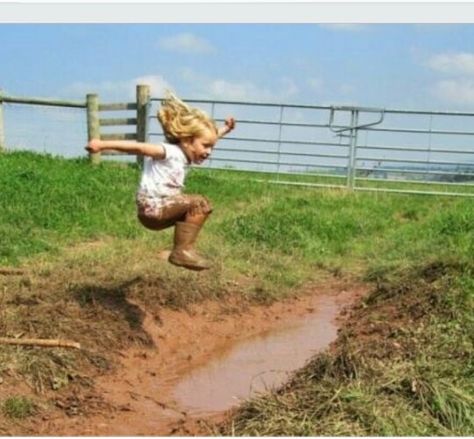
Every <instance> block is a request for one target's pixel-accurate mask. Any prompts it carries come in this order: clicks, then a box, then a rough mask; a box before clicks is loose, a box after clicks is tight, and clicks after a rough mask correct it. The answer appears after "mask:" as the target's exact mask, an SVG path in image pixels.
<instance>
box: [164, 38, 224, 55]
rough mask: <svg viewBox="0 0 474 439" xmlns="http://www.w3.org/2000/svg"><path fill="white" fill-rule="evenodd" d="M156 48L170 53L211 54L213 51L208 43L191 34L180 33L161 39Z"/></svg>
mask: <svg viewBox="0 0 474 439" xmlns="http://www.w3.org/2000/svg"><path fill="white" fill-rule="evenodd" d="M158 46H159V47H161V48H162V49H165V50H169V51H172V52H182V53H201V54H202V53H212V52H214V51H215V48H214V46H212V44H211V43H209V41H207V40H205V39H204V38H200V37H198V36H196V35H194V34H191V33H182V34H178V35H174V36H172V37H166V38H162V39H161V40H159V41H158Z"/></svg>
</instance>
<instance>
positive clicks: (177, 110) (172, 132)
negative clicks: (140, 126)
mask: <svg viewBox="0 0 474 439" xmlns="http://www.w3.org/2000/svg"><path fill="white" fill-rule="evenodd" d="M157 117H158V120H159V122H160V124H161V126H162V127H163V133H164V135H165V138H166V140H167V141H168V142H170V143H173V144H178V143H179V142H180V140H181V139H185V138H190V137H194V136H197V135H200V134H202V132H203V131H204V129H206V128H208V129H210V130H211V131H212V130H213V131H215V132H216V133H217V132H218V131H217V127H216V124H215V122H214V121H213V120H212V119H211V118H210V117H209V116H208V115H207V113H205V112H204V111H202V110H200V109H198V108H194V107H191V106H189V105H188V104H186V103H184V102H183V101H182V100H181V99H179V98H178V97H177V96H175V95H174V94H173V93H171V92H170V91H169V90H168V91H167V92H166V97H165V99H164V100H163V101H162V102H161V108H160V109H159V110H158V113H157Z"/></svg>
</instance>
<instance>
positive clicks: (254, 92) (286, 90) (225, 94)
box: [207, 78, 298, 102]
mask: <svg viewBox="0 0 474 439" xmlns="http://www.w3.org/2000/svg"><path fill="white" fill-rule="evenodd" d="M278 82H279V84H278V86H277V87H275V89H272V88H268V87H262V86H260V85H258V84H255V83H253V82H251V81H241V82H235V81H232V82H231V81H227V80H224V79H216V80H213V81H211V82H210V83H209V85H208V87H207V89H208V92H209V93H210V94H211V96H212V97H214V98H216V99H229V100H245V101H261V102H264V101H268V102H276V101H282V100H285V99H288V98H291V97H292V96H294V95H296V94H297V93H298V87H297V85H296V84H295V82H294V81H293V80H292V79H290V78H281V79H280V80H279V81H278Z"/></svg>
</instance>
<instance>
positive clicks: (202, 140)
mask: <svg viewBox="0 0 474 439" xmlns="http://www.w3.org/2000/svg"><path fill="white" fill-rule="evenodd" d="M216 142H217V133H216V132H215V131H212V130H211V129H209V128H205V129H204V130H203V131H202V133H201V134H199V135H197V136H194V137H191V138H189V139H184V140H182V141H181V147H182V148H183V149H184V150H185V152H186V155H187V156H188V157H189V159H190V160H191V162H193V163H196V164H201V163H202V162H203V161H204V160H206V159H207V158H208V157H209V156H210V155H211V152H212V148H214V145H215V144H216Z"/></svg>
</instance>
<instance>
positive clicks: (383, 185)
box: [147, 98, 474, 196]
mask: <svg viewBox="0 0 474 439" xmlns="http://www.w3.org/2000/svg"><path fill="white" fill-rule="evenodd" d="M160 100H161V99H160V98H152V99H151V101H150V104H151V108H150V113H149V118H150V121H149V123H148V131H147V138H148V139H149V140H150V141H159V140H161V139H162V132H161V127H160V126H159V124H158V123H157V122H156V116H155V115H156V110H157V108H158V105H159V102H160ZM185 101H186V102H189V103H190V104H192V105H196V106H198V107H199V108H202V109H204V110H205V111H207V112H208V113H209V114H210V115H211V116H212V117H213V118H214V119H215V120H216V121H217V122H218V123H222V122H223V120H224V119H225V117H226V116H229V115H233V116H234V117H235V118H236V119H237V129H236V130H235V131H233V132H232V133H230V134H229V135H228V136H226V137H224V138H223V139H221V140H220V141H219V144H218V146H217V147H216V149H215V151H214V152H213V154H212V156H211V159H210V160H209V162H208V163H207V164H206V165H204V166H205V167H208V168H212V169H226V170H233V171H246V172H255V173H258V176H259V177H258V178H259V179H262V180H265V181H267V182H273V183H280V184H293V185H307V186H321V187H345V188H350V189H353V190H360V191H392V192H405V193H422V194H440V195H457V196H474V113H468V112H448V111H416V110H395V109H391V110H390V109H383V108H367V107H355V106H354V107H353V106H309V105H284V104H263V103H254V102H229V101H217V100H189V99H185Z"/></svg>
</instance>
